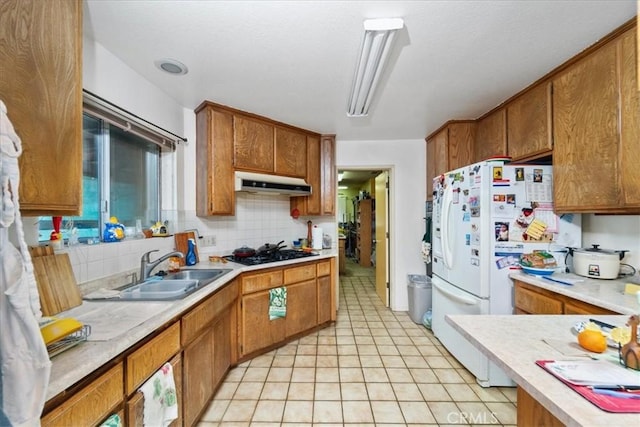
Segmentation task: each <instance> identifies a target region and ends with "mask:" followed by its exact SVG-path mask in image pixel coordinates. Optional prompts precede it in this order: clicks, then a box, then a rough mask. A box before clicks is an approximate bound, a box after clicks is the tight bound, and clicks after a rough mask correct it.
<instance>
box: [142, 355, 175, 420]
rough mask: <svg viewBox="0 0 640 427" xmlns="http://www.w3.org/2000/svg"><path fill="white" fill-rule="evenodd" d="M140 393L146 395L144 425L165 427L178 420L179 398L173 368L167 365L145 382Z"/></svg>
mask: <svg viewBox="0 0 640 427" xmlns="http://www.w3.org/2000/svg"><path fill="white" fill-rule="evenodd" d="M140 391H141V392H142V393H143V394H144V425H145V426H149V427H165V426H168V425H169V424H171V421H173V420H175V419H176V418H178V398H177V395H176V384H175V381H174V379H173V368H172V367H171V364H170V363H165V364H164V366H163V367H162V368H160V370H159V371H158V372H156V373H155V374H153V376H152V377H151V378H149V379H148V380H147V382H145V383H144V384H143V385H142V387H140Z"/></svg>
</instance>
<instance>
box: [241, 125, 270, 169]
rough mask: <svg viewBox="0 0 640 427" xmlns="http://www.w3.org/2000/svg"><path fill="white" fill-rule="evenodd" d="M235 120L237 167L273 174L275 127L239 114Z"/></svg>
mask: <svg viewBox="0 0 640 427" xmlns="http://www.w3.org/2000/svg"><path fill="white" fill-rule="evenodd" d="M233 119H234V120H233V125H234V133H235V137H234V147H233V148H234V165H235V167H236V168H238V169H246V170H249V171H253V172H266V173H273V171H274V153H275V146H274V133H275V132H274V127H273V125H271V124H269V123H266V122H262V121H260V120H257V119H252V118H248V117H244V116H241V115H237V114H236V115H234V118H233Z"/></svg>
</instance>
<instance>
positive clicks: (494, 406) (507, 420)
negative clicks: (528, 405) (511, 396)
mask: <svg viewBox="0 0 640 427" xmlns="http://www.w3.org/2000/svg"><path fill="white" fill-rule="evenodd" d="M485 405H486V406H487V408H489V411H491V413H492V414H493V415H494V416H495V418H497V419H498V421H499V422H501V423H502V424H517V421H518V419H517V410H516V406H515V405H514V404H513V403H510V402H485Z"/></svg>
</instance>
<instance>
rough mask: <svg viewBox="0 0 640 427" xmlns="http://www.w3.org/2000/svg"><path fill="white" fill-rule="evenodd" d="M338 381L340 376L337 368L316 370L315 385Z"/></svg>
mask: <svg viewBox="0 0 640 427" xmlns="http://www.w3.org/2000/svg"><path fill="white" fill-rule="evenodd" d="M339 381H340V374H339V371H338V368H321V367H318V368H316V383H320V382H326V383H330V382H334V383H337V382H339Z"/></svg>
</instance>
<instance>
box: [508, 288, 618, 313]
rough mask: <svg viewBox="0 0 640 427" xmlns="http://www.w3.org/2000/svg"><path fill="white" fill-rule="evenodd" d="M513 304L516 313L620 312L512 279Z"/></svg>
mask: <svg viewBox="0 0 640 427" xmlns="http://www.w3.org/2000/svg"><path fill="white" fill-rule="evenodd" d="M514 306H515V313H516V314H620V313H616V312H614V311H611V310H607V309H606V308H602V307H598V306H596V305H593V304H589V303H586V302H584V301H579V300H576V299H574V298H571V297H568V296H566V295H561V294H557V293H555V292H552V291H549V290H547V289H542V288H539V287H537V286H534V285H530V284H528V283H525V282H522V281H520V280H515V281H514Z"/></svg>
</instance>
